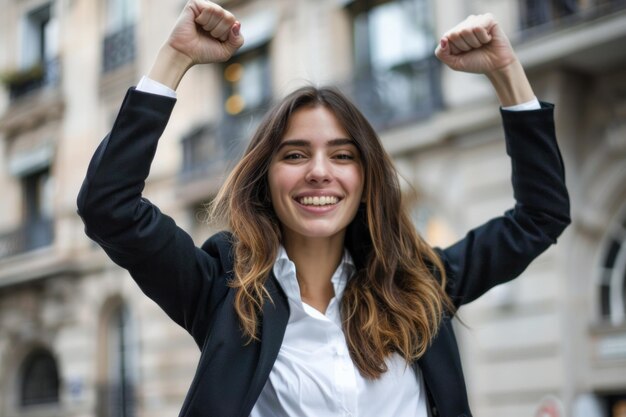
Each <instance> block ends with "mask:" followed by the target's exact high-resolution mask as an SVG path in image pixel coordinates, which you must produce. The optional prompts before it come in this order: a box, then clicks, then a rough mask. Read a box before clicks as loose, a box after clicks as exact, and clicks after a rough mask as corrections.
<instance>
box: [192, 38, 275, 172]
mask: <svg viewBox="0 0 626 417" xmlns="http://www.w3.org/2000/svg"><path fill="white" fill-rule="evenodd" d="M222 86H223V87H222V88H223V95H224V99H223V117H222V120H221V123H219V125H218V126H217V127H216V128H214V127H212V126H206V127H203V128H200V129H199V130H195V131H194V132H192V133H191V134H190V135H189V136H188V137H187V138H186V139H185V140H184V142H183V146H186V147H187V150H186V151H185V152H184V155H187V158H186V159H185V161H186V162H187V161H190V162H192V163H193V165H195V166H196V167H200V166H202V165H211V166H213V167H215V168H216V169H222V168H224V162H225V161H232V160H234V159H237V158H238V157H239V156H240V155H241V153H242V152H243V149H244V147H245V145H246V144H247V143H248V139H249V138H250V135H251V134H252V132H253V131H254V129H255V128H256V126H257V125H258V123H259V122H260V121H261V118H262V117H263V115H264V114H265V111H266V110H267V106H268V104H269V103H270V100H271V88H270V71H269V59H268V56H267V46H262V47H258V48H255V49H253V50H250V51H246V52H245V53H243V54H240V55H237V56H235V57H234V58H232V59H231V60H230V61H228V63H227V64H225V65H224V66H223V68H222ZM196 151H200V152H201V154H200V155H197V154H196V155H193V154H194V153H196ZM203 161H204V162H203ZM205 168H211V167H208V166H205ZM183 170H185V168H183Z"/></svg>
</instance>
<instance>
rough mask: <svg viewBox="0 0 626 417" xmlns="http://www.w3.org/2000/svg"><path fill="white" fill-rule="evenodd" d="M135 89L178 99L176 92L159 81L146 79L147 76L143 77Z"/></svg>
mask: <svg viewBox="0 0 626 417" xmlns="http://www.w3.org/2000/svg"><path fill="white" fill-rule="evenodd" d="M135 89H136V90H139V91H143V92H144V93H152V94H158V95H160V96H166V97H171V98H176V91H174V90H172V89H171V88H169V87H168V86H166V85H163V84H161V83H160V82H158V81H154V80H153V79H151V78H148V77H146V76H145V75H144V76H143V77H141V80H139V83H137V87H136V88H135Z"/></svg>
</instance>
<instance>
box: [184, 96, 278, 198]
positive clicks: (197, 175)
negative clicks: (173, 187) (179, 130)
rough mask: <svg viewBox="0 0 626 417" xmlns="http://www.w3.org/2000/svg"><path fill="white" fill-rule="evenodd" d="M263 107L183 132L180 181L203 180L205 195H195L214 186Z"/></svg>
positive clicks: (244, 143) (237, 154)
mask: <svg viewBox="0 0 626 417" xmlns="http://www.w3.org/2000/svg"><path fill="white" fill-rule="evenodd" d="M265 111H266V106H265V105H264V106H260V107H256V108H254V109H251V110H248V111H245V112H242V113H240V114H238V115H236V116H225V117H224V118H223V119H222V121H221V122H220V123H219V124H212V125H204V126H201V127H198V128H197V129H195V130H193V131H192V132H191V133H189V134H188V135H187V136H185V137H184V138H183V140H182V146H183V166H182V170H181V173H180V180H181V182H189V181H199V180H202V181H204V183H205V184H206V186H205V187H204V190H203V191H202V194H204V196H198V197H205V196H206V194H207V193H209V194H210V193H211V192H213V191H215V190H217V188H218V187H219V185H220V183H221V180H222V179H223V176H224V174H225V173H226V171H227V170H228V169H229V168H231V167H232V166H233V164H234V162H235V161H237V160H238V159H239V157H241V155H242V154H243V152H244V150H245V147H246V146H247V144H248V142H249V140H250V137H251V135H252V132H253V130H254V128H255V127H256V126H257V124H258V122H259V121H260V119H261V117H262V116H263V115H264V114H265ZM191 194H194V193H191Z"/></svg>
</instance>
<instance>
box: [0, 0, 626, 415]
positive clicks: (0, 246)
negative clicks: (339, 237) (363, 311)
mask: <svg viewBox="0 0 626 417" xmlns="http://www.w3.org/2000/svg"><path fill="white" fill-rule="evenodd" d="M222 3H223V4H224V5H225V7H227V8H229V9H231V10H232V11H233V12H235V14H236V15H237V16H238V17H239V18H240V20H241V21H242V24H243V25H242V26H243V33H244V35H245V37H246V40H247V42H246V45H245V46H244V48H242V50H241V51H239V53H238V54H237V56H236V57H235V58H234V59H233V60H231V61H230V62H228V63H226V64H223V65H213V66H206V67H198V68H194V69H193V70H192V71H191V72H190V74H189V75H188V76H187V77H186V78H185V80H184V81H183V83H182V84H181V86H180V88H179V91H178V95H179V100H178V103H177V105H176V108H175V110H174V114H173V116H172V119H171V122H170V124H169V126H168V128H167V130H166V132H165V134H164V137H163V139H162V141H161V145H160V148H159V151H158V153H157V157H156V160H155V163H154V165H153V169H152V172H151V176H150V179H149V181H148V183H147V185H146V190H145V194H146V196H147V197H148V198H150V199H151V200H152V201H154V202H155V203H157V204H158V205H159V206H160V208H161V209H162V210H163V211H164V212H166V213H168V214H170V215H172V216H173V217H174V218H175V219H176V221H177V222H178V224H179V225H180V226H182V227H183V228H184V229H186V230H188V231H189V232H190V233H191V234H192V236H193V237H194V239H195V240H196V242H197V243H198V244H200V243H201V242H202V241H203V239H205V238H206V237H207V236H209V235H210V233H211V230H210V228H209V226H207V225H205V224H204V223H202V221H201V218H202V209H203V207H204V204H205V203H206V202H208V201H210V200H211V197H212V196H213V195H214V194H215V192H216V190H217V188H218V187H219V184H220V183H221V181H222V179H223V176H224V172H225V171H226V170H227V169H228V167H229V166H232V160H233V159H234V158H236V157H237V155H238V154H239V153H240V152H241V147H242V146H243V145H244V144H245V142H246V139H247V138H248V135H249V132H250V130H251V129H253V128H254V126H255V123H256V122H257V121H258V118H259V115H261V114H262V113H263V112H264V111H265V110H266V109H267V106H268V103H270V102H271V101H272V100H273V99H275V98H278V97H281V96H283V95H284V94H286V93H288V92H289V91H291V90H293V89H294V88H295V87H298V86H300V85H303V84H306V83H314V84H335V85H338V86H340V87H341V88H342V89H343V90H344V91H346V92H347V93H348V94H350V95H351V96H352V97H353V98H354V100H355V101H356V102H357V103H358V104H359V106H360V107H361V108H362V109H363V111H364V112H365V113H366V114H367V115H368V116H369V117H370V118H371V120H372V122H373V123H374V124H375V125H376V127H377V128H378V130H379V132H380V134H381V137H382V139H383V141H384V143H385V146H386V148H387V149H388V150H389V152H390V153H391V154H392V155H393V157H394V159H395V160H396V162H397V165H398V167H399V168H400V171H401V173H402V175H403V177H404V178H405V179H406V184H407V186H406V192H407V197H408V198H409V200H410V201H411V203H412V205H413V206H412V207H413V213H414V218H415V222H416V224H417V226H418V227H419V228H420V230H421V231H422V233H423V234H424V235H425V236H426V237H427V239H428V240H429V241H430V242H432V243H433V244H436V245H445V244H448V243H450V242H452V241H453V240H455V239H457V238H459V237H461V236H462V235H463V234H464V232H465V231H466V230H468V229H469V228H470V227H473V226H476V225H478V224H480V223H481V222H482V221H485V220H487V219H488V218H490V217H492V216H494V215H498V214H500V213H502V212H503V211H504V210H505V209H507V208H508V207H509V206H510V205H511V204H512V202H513V199H512V196H511V187H510V184H509V175H510V168H509V162H508V159H507V157H506V155H505V151H504V143H503V133H502V130H501V128H500V121H499V115H498V108H497V102H496V100H495V97H494V94H493V93H492V91H491V89H490V87H489V85H488V83H487V82H486V81H485V80H484V79H482V78H481V77H477V76H472V75H467V74H458V73H453V72H451V71H449V70H447V69H444V68H442V67H441V65H439V64H438V63H437V62H436V60H435V59H434V58H433V56H432V51H433V49H434V47H435V45H436V39H437V38H438V36H439V34H441V33H442V32H443V31H444V30H446V29H447V28H449V27H451V26H452V25H454V24H456V23H457V22H458V21H459V20H461V19H463V18H464V17H465V16H466V15H467V14H470V13H482V12H485V11H491V12H493V13H494V14H495V15H496V16H497V17H498V18H499V20H500V22H501V24H502V26H503V27H504V28H505V30H506V31H507V33H509V34H510V36H511V38H512V40H513V42H514V43H515V46H516V50H517V51H518V54H519V56H520V58H521V60H522V62H523V63H524V65H525V67H526V68H527V71H528V73H529V75H530V78H531V82H532V83H533V85H534V87H535V89H536V92H537V95H538V96H539V98H540V99H543V100H546V101H551V102H553V103H555V104H556V105H557V111H556V117H557V129H558V132H559V139H560V144H561V147H562V152H563V156H564V159H565V164H566V168H567V181H568V185H569V189H570V192H571V197H572V206H573V212H572V215H573V224H572V226H571V227H570V228H569V229H568V230H567V231H566V232H565V234H564V235H563V236H562V237H561V239H560V242H559V245H558V246H556V247H554V248H551V249H550V250H548V251H547V252H546V253H545V254H544V255H542V256H541V257H540V259H538V260H537V261H536V262H535V263H534V264H533V265H532V266H531V267H530V268H529V270H528V271H526V272H525V273H524V275H523V277H522V278H520V279H518V280H516V281H514V282H512V283H510V284H507V285H505V286H502V287H499V288H497V289H494V290H492V291H491V292H490V293H488V294H487V295H486V296H485V297H483V298H482V299H480V300H478V301H477V302H474V303H473V304H471V305H469V306H466V307H464V308H463V309H462V310H461V311H460V315H461V317H462V319H463V322H464V323H465V325H459V326H458V331H459V338H460V341H461V345H462V353H463V355H464V357H465V358H464V367H465V372H466V377H467V384H468V388H469V392H470V397H471V403H472V406H473V409H474V412H475V415H477V416H481V417H496V416H510V417H523V416H539V415H542V416H543V415H545V416H556V415H559V416H561V415H567V416H575V417H596V416H597V417H600V416H603V417H624V416H625V415H626V71H625V70H626V48H625V47H624V44H625V42H626V2H624V1H623V0H497V1H496V0H472V1H462V0H438V1H434V0H352V1H351V0H318V1H310V0H257V1H253V0H249V1H246V0H231V1H226V2H222ZM183 4H184V2H183V1H181V0H177V1H174V0H151V1H147V0H137V1H133V0H0V10H2V13H1V14H0V46H1V47H0V74H1V81H2V85H3V86H2V88H1V89H0V190H1V195H2V198H0V417H36V416H37V417H38V416H41V417H56V416H59V417H60V416H76V417H78V416H85V417H86V416H90V417H91V416H93V417H110V416H123V417H129V416H150V417H160V416H163V417H165V416H172V415H177V413H178V411H179V409H180V406H181V403H182V400H183V397H184V394H185V393H186V390H187V388H188V387H189V384H190V382H191V377H192V375H193V372H194V368H195V364H196V361H197V359H198V352H197V349H196V348H195V346H194V344H193V342H192V340H191V338H189V337H188V336H187V335H186V334H185V332H184V331H183V330H181V329H180V328H178V327H177V326H176V325H175V324H173V323H172V322H171V321H170V320H169V319H168V318H167V317H166V316H165V315H164V314H163V313H162V312H161V310H160V309H159V308H158V307H157V306H156V305H154V304H153V303H152V302H151V301H150V300H149V299H147V298H146V297H145V296H144V295H143V294H142V293H141V292H140V291H139V290H138V288H137V286H136V285H135V284H134V283H133V281H132V280H131V279H130V278H129V277H128V274H127V273H126V272H125V271H124V270H121V269H120V268H118V267H116V266H115V265H114V264H112V263H111V262H110V261H109V260H108V259H107V258H106V257H105V256H104V253H103V252H102V251H101V250H100V249H99V248H98V247H97V246H95V245H94V244H93V243H92V242H90V241H89V240H88V239H87V238H86V237H85V235H84V233H83V225H82V222H81V221H80V219H79V218H78V216H77V215H76V203H75V200H76V195H77V193H78V189H79V187H80V184H81V182H82V179H83V176H84V173H85V170H86V167H87V163H88V161H89V158H90V156H91V154H92V152H93V151H94V149H95V147H96V146H97V144H98V143H99V141H100V139H101V138H102V137H103V136H104V135H105V134H106V132H107V131H108V130H109V128H110V125H111V123H112V121H113V119H114V117H115V115H116V112H117V109H118V108H119V105H120V103H121V99H122V97H123V95H124V93H125V91H126V89H127V88H128V87H129V86H131V85H134V84H135V83H136V82H137V80H138V79H139V77H140V76H141V75H142V74H145V73H146V72H147V71H148V69H149V67H150V63H151V60H152V59H153V57H154V56H155V54H156V52H157V50H158V48H159V46H160V45H161V43H162V42H163V41H164V39H165V37H166V35H167V33H168V29H169V28H170V27H171V26H172V24H173V22H174V20H175V19H176V17H177V15H178V13H179V11H180V10H181V8H182V6H183ZM540 408H541V409H542V410H543V411H540ZM542 413H544V414H542Z"/></svg>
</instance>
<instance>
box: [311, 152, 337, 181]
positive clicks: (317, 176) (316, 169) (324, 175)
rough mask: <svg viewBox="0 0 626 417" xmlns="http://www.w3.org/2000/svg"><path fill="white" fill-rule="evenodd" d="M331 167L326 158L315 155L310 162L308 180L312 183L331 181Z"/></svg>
mask: <svg viewBox="0 0 626 417" xmlns="http://www.w3.org/2000/svg"><path fill="white" fill-rule="evenodd" d="M330 178H331V175H330V167H329V166H328V161H326V159H325V158H321V157H315V158H313V159H311V162H310V163H309V169H308V171H307V173H306V177H305V179H306V181H307V182H310V183H323V182H330Z"/></svg>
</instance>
